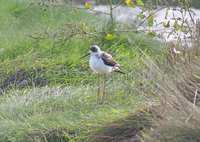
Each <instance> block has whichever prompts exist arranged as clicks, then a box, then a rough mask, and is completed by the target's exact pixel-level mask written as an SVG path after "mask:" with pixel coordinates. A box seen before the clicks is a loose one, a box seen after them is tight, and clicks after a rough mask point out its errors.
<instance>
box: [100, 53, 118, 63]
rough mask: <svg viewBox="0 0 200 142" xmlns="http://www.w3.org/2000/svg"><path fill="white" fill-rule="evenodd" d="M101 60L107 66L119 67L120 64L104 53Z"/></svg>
mask: <svg viewBox="0 0 200 142" xmlns="http://www.w3.org/2000/svg"><path fill="white" fill-rule="evenodd" d="M101 59H102V60H103V62H104V64H105V65H108V66H112V67H114V66H119V64H118V63H117V62H116V61H115V60H113V58H112V56H111V55H110V54H108V53H105V52H103V53H102V54H101Z"/></svg>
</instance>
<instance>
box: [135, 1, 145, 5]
mask: <svg viewBox="0 0 200 142" xmlns="http://www.w3.org/2000/svg"><path fill="white" fill-rule="evenodd" d="M136 3H137V5H138V6H144V3H143V1H142V0H136Z"/></svg>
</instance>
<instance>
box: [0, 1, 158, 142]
mask: <svg viewBox="0 0 200 142" xmlns="http://www.w3.org/2000/svg"><path fill="white" fill-rule="evenodd" d="M0 21H1V27H0V33H1V34H0V37H1V38H0V43H1V44H0V61H1V66H0V70H1V75H0V80H1V89H2V91H3V92H2V95H3V96H1V101H0V109H1V111H0V124H1V128H0V141H1V142H10V141H12V142H22V141H46V140H48V141H53V142H56V141H61V140H63V141H68V140H69V141H70V140H71V141H73V140H74V141H76V140H77V141H78V140H79V141H86V140H87V139H88V138H89V137H90V136H91V135H92V134H94V133H95V132H96V131H99V130H100V129H102V128H103V127H104V126H105V125H106V124H108V123H111V122H114V121H116V120H119V119H124V118H126V117H128V116H129V114H131V113H135V112H136V111H137V110H140V109H142V108H143V106H144V103H145V100H144V99H143V96H141V95H140V94H138V93H137V90H135V84H136V83H139V82H136V80H135V79H137V75H139V74H138V73H136V70H140V68H142V62H141V60H142V54H144V53H145V54H149V55H152V54H153V52H152V51H154V53H155V52H160V49H161V48H160V46H161V45H160V44H159V43H158V42H156V41H154V40H152V39H151V38H150V37H146V36H144V35H143V34H135V33H130V34H125V33H122V34H117V36H116V38H115V39H114V40H113V41H107V40H106V39H105V34H106V33H102V34H99V35H98V36H97V37H96V36H94V37H93V36H92V37H91V36H88V35H82V34H80V31H79V30H78V28H80V27H81V28H83V29H86V30H89V31H96V32H98V31H102V30H104V29H105V27H106V26H107V23H106V22H104V20H103V19H99V18H98V17H94V16H93V15H91V14H88V13H86V11H85V10H77V9H71V8H70V7H68V6H67V5H57V6H56V5H39V4H38V2H36V1H33V2H30V1H25V0H24V1H15V0H1V1H0ZM99 21H101V22H99ZM70 26H72V27H70ZM76 26H77V27H78V28H75V27H76ZM72 30H74V31H72ZM72 32H74V33H76V32H77V33H78V34H75V35H74V36H71V35H70V34H71V33H72ZM79 34H80V35H79ZM93 43H96V44H99V45H100V46H102V48H103V49H104V50H106V51H109V52H111V53H113V55H114V56H115V55H117V56H115V58H116V59H117V60H118V61H119V63H120V64H122V67H123V68H124V71H126V72H129V76H127V75H124V76H123V75H119V74H113V75H112V76H110V77H108V80H107V84H108V87H107V88H109V89H108V94H109V96H108V98H107V101H106V104H105V105H98V104H97V103H96V87H97V85H96V79H95V78H96V77H95V75H93V74H92V73H91V71H90V70H89V67H88V61H87V60H88V59H83V60H80V57H81V55H83V54H85V53H87V52H88V49H89V46H90V45H91V44H93ZM102 43H104V44H102ZM155 47H156V48H155ZM141 50H142V51H143V52H141ZM130 76H131V77H130ZM133 78H135V79H133ZM46 85H48V86H49V87H42V86H46ZM38 87H42V88H38ZM138 127H139V126H138Z"/></svg>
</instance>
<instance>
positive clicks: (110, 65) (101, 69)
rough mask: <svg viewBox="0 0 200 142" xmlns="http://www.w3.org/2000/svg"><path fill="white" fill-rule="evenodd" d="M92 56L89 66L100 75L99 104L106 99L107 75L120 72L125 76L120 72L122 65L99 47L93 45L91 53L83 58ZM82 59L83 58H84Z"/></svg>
mask: <svg viewBox="0 0 200 142" xmlns="http://www.w3.org/2000/svg"><path fill="white" fill-rule="evenodd" d="M88 55H90V59H89V65H90V68H91V69H92V71H93V72H94V73H96V74H97V75H98V92H97V102H98V103H99V102H100V103H102V101H103V100H104V99H105V97H106V91H105V87H106V86H105V80H106V75H107V74H110V73H111V72H119V73H122V74H124V72H122V71H121V70H120V65H119V64H118V63H117V62H116V61H115V60H113V58H112V56H111V55H110V54H108V53H106V52H104V51H102V50H101V49H100V47H99V46H97V45H92V46H91V47H90V52H89V53H88V54H86V55H85V56H83V57H86V56H88ZM83 57H82V58H83ZM101 75H102V76H103V81H101V77H100V76H101Z"/></svg>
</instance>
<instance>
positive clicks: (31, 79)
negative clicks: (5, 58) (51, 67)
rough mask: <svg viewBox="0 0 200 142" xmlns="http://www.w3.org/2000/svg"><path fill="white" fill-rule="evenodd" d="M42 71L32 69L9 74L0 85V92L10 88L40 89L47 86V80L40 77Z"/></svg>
mask: <svg viewBox="0 0 200 142" xmlns="http://www.w3.org/2000/svg"><path fill="white" fill-rule="evenodd" d="M42 72H44V70H43V69H33V70H30V71H25V70H18V71H16V72H15V73H13V74H10V75H9V76H8V77H7V78H6V79H5V80H4V81H3V82H2V84H1V85H0V89H1V92H3V91H5V90H7V89H9V88H12V87H17V88H24V87H27V86H35V87H42V86H45V85H47V84H48V80H47V79H46V78H44V77H42V76H41V74H42Z"/></svg>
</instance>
